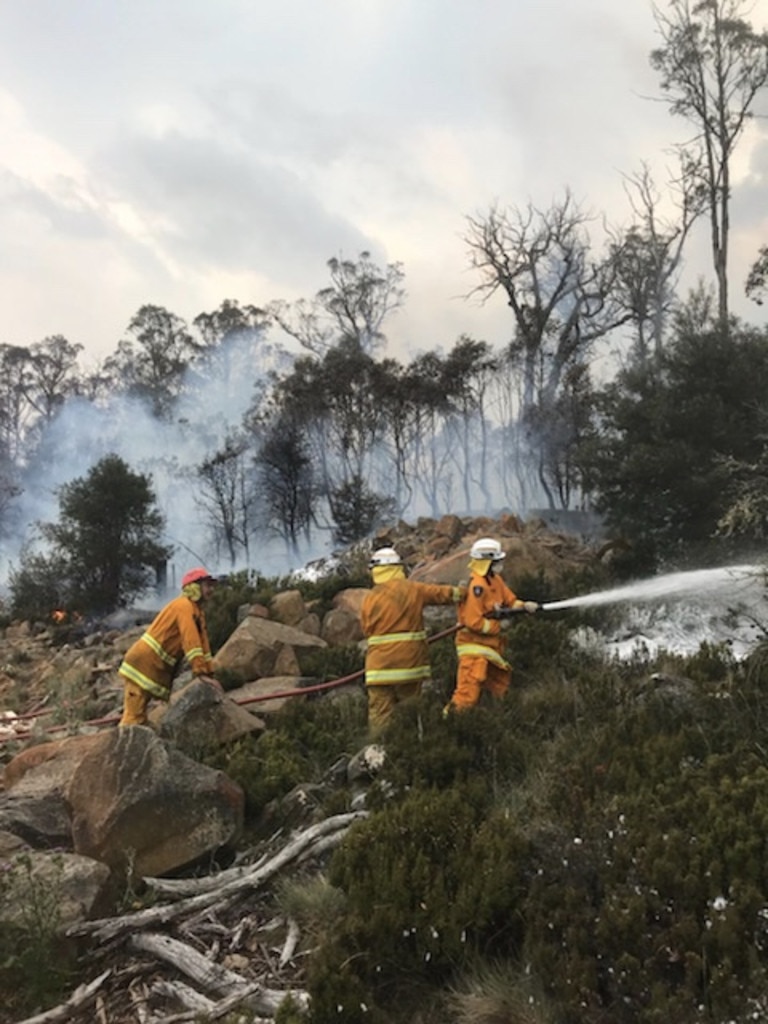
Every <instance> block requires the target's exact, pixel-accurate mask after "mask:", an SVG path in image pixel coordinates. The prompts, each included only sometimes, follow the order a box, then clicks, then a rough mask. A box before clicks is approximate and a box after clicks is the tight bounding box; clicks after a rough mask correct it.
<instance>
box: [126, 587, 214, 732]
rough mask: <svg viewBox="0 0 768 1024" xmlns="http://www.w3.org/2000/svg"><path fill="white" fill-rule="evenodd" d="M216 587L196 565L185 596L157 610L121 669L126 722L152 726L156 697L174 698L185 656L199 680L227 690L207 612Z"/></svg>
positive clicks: (181, 595) (159, 698)
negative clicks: (216, 668) (216, 669)
mask: <svg viewBox="0 0 768 1024" xmlns="http://www.w3.org/2000/svg"><path fill="white" fill-rule="evenodd" d="M215 585H216V580H215V579H214V578H213V576H211V574H210V573H209V572H208V571H207V570H206V569H202V568H196V569H190V570H189V572H188V573H186V575H185V576H184V577H183V579H182V581H181V594H180V595H179V596H178V597H175V598H173V600H172V601H169V602H168V604H167V605H165V607H164V608H162V609H161V610H160V611H159V612H158V613H157V615H156V616H155V618H154V620H153V622H152V623H151V625H150V626H148V627H147V630H146V632H145V633H144V634H143V635H142V636H141V637H140V638H139V639H138V640H137V641H136V642H135V643H134V644H132V645H131V646H130V647H129V648H128V650H127V651H126V653H125V657H124V658H123V661H122V664H121V665H120V668H119V669H118V672H119V674H120V675H121V676H122V677H123V715H122V718H121V719H120V725H121V726H122V725H146V724H147V722H148V718H147V707H148V705H149V702H150V700H151V699H152V698H153V697H154V698H156V699H157V700H164V701H167V700H169V699H170V696H171V688H172V687H173V680H174V677H175V676H176V674H177V672H178V671H179V669H180V668H181V666H182V663H183V662H184V659H186V660H187V662H188V664H189V666H190V668H191V669H192V674H193V675H194V676H195V677H196V678H197V679H202V680H205V682H208V683H210V684H211V685H213V686H215V687H216V688H217V689H219V690H220V689H221V686H220V684H219V682H218V681H217V680H216V679H215V678H214V677H213V657H212V656H211V645H210V642H209V640H208V630H207V628H206V625H205V611H204V605H205V602H206V601H207V600H208V598H209V597H210V596H211V594H212V593H213V589H214V587H215Z"/></svg>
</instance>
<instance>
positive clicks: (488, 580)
mask: <svg viewBox="0 0 768 1024" xmlns="http://www.w3.org/2000/svg"><path fill="white" fill-rule="evenodd" d="M505 557H506V556H505V554H504V551H503V550H502V547H501V544H500V543H499V542H498V541H497V540H494V539H493V538H492V537H481V538H480V539H479V540H476V541H475V543H474V544H473V545H472V548H471V549H470V552H469V558H470V562H469V568H470V573H471V575H470V580H469V587H468V588H467V596H466V598H465V600H464V601H462V603H461V605H460V606H459V630H458V632H457V634H456V654H457V656H458V660H459V665H458V670H457V673H456V689H455V690H454V692H453V696H452V697H451V700H450V703H449V704H448V705H447V706H446V708H445V712H446V713H448V712H449V711H450V710H451V709H452V708H453V709H455V710H463V709H464V708H470V707H474V705H475V704H477V702H478V701H479V699H480V694H481V693H482V691H483V690H487V691H488V692H489V693H490V694H491V695H492V696H493V697H496V698H501V697H503V696H504V694H505V693H506V692H507V689H508V688H509V684H510V682H511V679H512V666H511V665H510V664H509V662H508V661H507V660H506V658H505V657H504V651H505V649H506V644H507V640H506V637H505V636H504V635H503V631H504V630H506V629H507V628H508V626H509V624H510V623H511V621H512V619H511V618H510V617H509V616H506V617H505V616H504V612H509V611H513V610H514V611H525V612H535V611H537V610H538V608H539V605H538V603H537V602H536V601H522V600H521V599H520V598H518V596H517V595H516V594H515V593H513V591H512V590H510V588H509V587H508V586H507V584H506V583H505V582H504V580H503V579H502V578H501V576H500V575H499V574H498V572H497V569H498V568H499V567H500V565H501V563H502V561H503V560H504V558H505Z"/></svg>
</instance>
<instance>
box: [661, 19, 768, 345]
mask: <svg viewBox="0 0 768 1024" xmlns="http://www.w3.org/2000/svg"><path fill="white" fill-rule="evenodd" d="M752 6H753V5H752V3H751V2H750V0H669V3H668V6H667V7H666V8H665V9H662V8H660V7H654V16H655V20H656V25H657V28H658V31H659V33H660V35H661V39H662V45H661V46H660V47H658V48H657V49H655V50H653V51H652V52H651V55H650V61H651V66H652V67H653V68H654V70H656V71H657V72H658V73H659V75H660V76H661V90H662V93H663V94H664V96H665V98H666V100H667V103H668V105H669V109H670V111H671V113H672V114H674V115H677V116H679V117H682V118H683V119H684V120H686V121H687V122H688V123H689V124H691V125H692V126H693V129H694V135H693V137H692V139H691V140H690V141H688V142H685V143H683V144H682V145H681V146H680V147H679V148H680V150H681V151H682V152H683V153H684V155H685V158H686V161H687V164H688V166H689V167H690V168H691V169H692V170H693V171H694V172H695V174H696V177H697V179H698V182H699V187H700V189H701V193H702V195H703V198H704V201H705V203H706V209H707V213H708V216H709V230H710V246H711V252H712V263H713V267H714V272H715V278H716V281H717V295H718V315H719V318H720V322H721V323H722V324H723V325H724V326H725V327H726V329H727V325H728V316H729V306H728V248H729V242H730V205H731V193H732V174H731V172H732V163H733V157H734V153H735V151H736V147H737V145H738V142H739V140H740V139H741V136H742V135H743V133H744V129H745V127H746V125H747V123H748V121H749V119H750V118H751V117H752V114H753V111H752V107H753V105H754V102H755V98H756V97H757V95H758V93H759V92H760V91H761V90H763V89H764V87H765V85H766V82H768V34H766V32H765V31H762V32H756V31H755V30H754V29H753V27H752V25H751V24H750V22H749V21H747V20H746V15H747V14H748V13H749V12H750V10H751V8H752Z"/></svg>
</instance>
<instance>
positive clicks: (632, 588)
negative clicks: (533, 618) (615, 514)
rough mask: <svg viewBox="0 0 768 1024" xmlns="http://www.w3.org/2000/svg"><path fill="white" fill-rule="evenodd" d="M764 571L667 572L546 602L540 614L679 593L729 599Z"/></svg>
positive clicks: (752, 567) (742, 567)
mask: <svg viewBox="0 0 768 1024" xmlns="http://www.w3.org/2000/svg"><path fill="white" fill-rule="evenodd" d="M766 571H767V570H766V568H765V566H760V565H730V566H725V567H723V568H720V569H693V570H690V571H688V572H671V573H668V574H667V575H665V576H655V577H653V578H652V579H649V580H640V581H638V582H636V583H629V584H627V585H626V586H623V587H614V588H613V589H612V590H601V591H598V592H596V593H594V594H583V595H581V596H580V597H570V598H566V599H565V600H564V601H548V602H547V603H546V604H543V605H542V606H541V607H542V609H543V610H544V611H556V610H557V609H559V608H591V607H594V606H595V605H601V604H618V603H619V602H621V601H632V602H639V601H653V600H654V599H657V598H663V597H674V596H677V595H682V594H695V595H696V596H697V597H701V596H702V595H704V594H708V595H710V596H714V595H716V594H722V596H723V599H724V600H725V598H726V594H727V595H728V597H732V595H733V589H734V585H736V586H737V587H739V586H740V587H744V586H746V587H749V585H750V584H752V583H754V582H755V581H756V580H757V579H758V578H761V577H765V574H766Z"/></svg>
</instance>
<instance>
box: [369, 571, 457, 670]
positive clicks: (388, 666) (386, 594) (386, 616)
mask: <svg viewBox="0 0 768 1024" xmlns="http://www.w3.org/2000/svg"><path fill="white" fill-rule="evenodd" d="M461 593H462V592H461V589H460V588H459V587H452V586H444V585H442V584H437V583H418V582H416V581H415V580H408V579H393V580H387V581H386V582H385V583H378V584H376V586H374V588H373V589H372V590H371V591H370V592H369V593H368V594H366V596H365V598H364V599H363V603H362V606H361V608H360V622H361V624H362V627H363V633H364V634H365V636H366V637H367V638H368V650H367V651H366V655H365V682H366V685H367V686H380V685H382V684H384V685H387V684H390V683H412V682H420V681H421V680H422V679H428V678H429V676H430V671H431V670H430V665H429V647H428V646H427V634H426V630H425V629H424V607H425V606H426V605H432V604H457V603H458V602H459V600H460V598H461Z"/></svg>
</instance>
